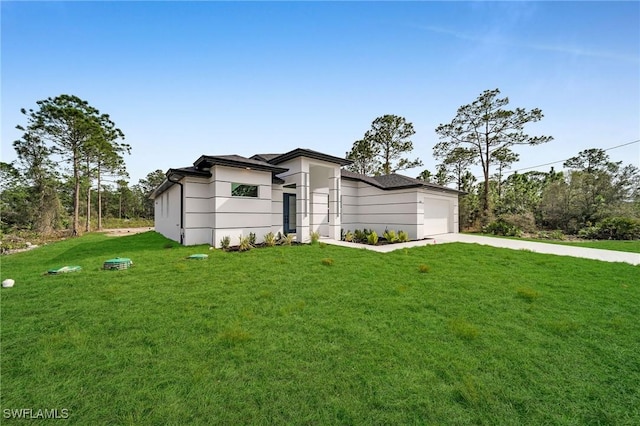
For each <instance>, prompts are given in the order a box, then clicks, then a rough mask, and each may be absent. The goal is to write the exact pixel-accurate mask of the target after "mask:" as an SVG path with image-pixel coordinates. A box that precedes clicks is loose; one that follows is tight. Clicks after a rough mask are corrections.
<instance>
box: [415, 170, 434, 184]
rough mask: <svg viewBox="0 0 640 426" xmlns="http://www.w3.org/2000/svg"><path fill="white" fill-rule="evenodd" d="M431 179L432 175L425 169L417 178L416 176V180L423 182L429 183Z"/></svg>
mask: <svg viewBox="0 0 640 426" xmlns="http://www.w3.org/2000/svg"><path fill="white" fill-rule="evenodd" d="M432 177H433V173H431V172H430V171H429V170H427V169H424V170H423V171H422V172H421V173H420V174H419V175H418V176H416V179H419V180H423V181H425V182H431V178H432Z"/></svg>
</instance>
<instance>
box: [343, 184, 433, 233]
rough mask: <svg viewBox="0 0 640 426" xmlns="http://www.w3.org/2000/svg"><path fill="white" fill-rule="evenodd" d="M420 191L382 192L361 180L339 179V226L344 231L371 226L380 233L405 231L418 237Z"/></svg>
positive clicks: (411, 189) (420, 213)
mask: <svg viewBox="0 0 640 426" xmlns="http://www.w3.org/2000/svg"><path fill="white" fill-rule="evenodd" d="M418 193H419V191H418V190H416V189H414V188H410V189H398V190H393V191H384V190H382V189H379V188H375V187H373V186H371V185H367V184H365V183H362V182H354V181H351V180H346V179H344V180H343V181H342V209H343V210H342V227H343V228H344V229H345V230H351V231H354V230H355V229H363V228H367V229H373V230H374V231H376V233H377V234H378V235H380V236H381V235H382V234H383V233H384V231H385V230H386V229H389V230H394V231H405V232H407V233H408V234H409V238H411V239H418V238H422V237H423V235H422V234H420V233H419V226H420V223H421V219H420V216H421V215H422V214H423V212H422V211H421V210H420V211H419V210H418V204H419V200H418Z"/></svg>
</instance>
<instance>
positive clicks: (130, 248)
mask: <svg viewBox="0 0 640 426" xmlns="http://www.w3.org/2000/svg"><path fill="white" fill-rule="evenodd" d="M85 238H86V237H85ZM169 242H171V241H170V240H168V239H167V238H165V237H163V236H162V235H160V234H158V233H157V232H154V231H149V232H144V233H141V234H135V235H127V236H124V237H103V236H95V237H94V238H90V239H87V241H82V242H79V243H78V244H76V245H74V246H73V247H71V248H69V249H68V250H66V251H64V252H62V253H60V254H59V255H57V256H56V257H55V258H53V259H51V261H53V262H56V261H58V262H61V261H69V260H79V259H85V258H90V257H96V256H103V257H105V260H106V258H107V257H109V258H114V257H130V255H131V253H139V252H142V251H148V250H155V249H161V248H163V247H165V246H166V245H167V243H169Z"/></svg>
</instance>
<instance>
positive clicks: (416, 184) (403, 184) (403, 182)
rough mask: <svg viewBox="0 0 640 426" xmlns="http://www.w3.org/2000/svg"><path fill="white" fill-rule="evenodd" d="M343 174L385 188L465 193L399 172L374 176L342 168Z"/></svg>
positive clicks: (344, 176) (345, 177)
mask: <svg viewBox="0 0 640 426" xmlns="http://www.w3.org/2000/svg"><path fill="white" fill-rule="evenodd" d="M341 176H342V177H343V178H344V179H351V180H357V181H360V182H364V183H367V184H369V185H371V186H375V187H376V188H380V189H384V190H392V189H403V188H420V187H424V188H429V189H433V190H436V191H444V192H455V193H458V194H463V193H464V192H462V191H458V190H457V189H452V188H447V187H446V186H441V185H436V184H435V183H430V182H425V181H423V180H420V179H414V178H411V177H409V176H404V175H399V174H397V173H392V174H390V175H382V176H373V177H372V176H366V175H361V174H359V173H353V172H350V171H348V170H344V169H343V170H341Z"/></svg>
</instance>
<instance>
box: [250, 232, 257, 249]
mask: <svg viewBox="0 0 640 426" xmlns="http://www.w3.org/2000/svg"><path fill="white" fill-rule="evenodd" d="M249 244H251V245H252V246H255V245H256V234H255V233H253V232H249Z"/></svg>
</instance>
